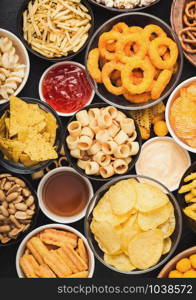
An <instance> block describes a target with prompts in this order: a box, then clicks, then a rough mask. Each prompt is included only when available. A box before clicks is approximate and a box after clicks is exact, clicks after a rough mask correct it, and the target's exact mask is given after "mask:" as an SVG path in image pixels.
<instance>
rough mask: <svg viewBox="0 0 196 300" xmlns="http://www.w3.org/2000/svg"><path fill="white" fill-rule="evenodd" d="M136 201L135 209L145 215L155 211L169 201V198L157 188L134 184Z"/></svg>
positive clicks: (145, 184)
mask: <svg viewBox="0 0 196 300" xmlns="http://www.w3.org/2000/svg"><path fill="white" fill-rule="evenodd" d="M135 187H136V192H137V201H136V204H135V208H137V209H138V210H139V211H140V212H143V213H146V212H151V211H153V210H156V209H158V208H160V207H162V206H164V205H166V204H167V203H168V201H169V198H168V196H167V195H166V194H164V193H163V192H162V191H161V190H160V189H159V188H157V187H155V186H152V185H150V184H147V183H139V184H138V183H137V184H135Z"/></svg>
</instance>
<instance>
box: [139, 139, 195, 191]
mask: <svg viewBox="0 0 196 300" xmlns="http://www.w3.org/2000/svg"><path fill="white" fill-rule="evenodd" d="M190 165H191V159H190V156H189V153H188V151H186V150H185V149H183V148H182V147H180V146H179V145H178V144H177V143H176V142H175V140H174V139H172V138H170V137H155V138H152V139H150V140H148V141H147V142H145V143H144V144H143V146H142V149H141V153H140V157H139V159H138V161H137V163H136V166H135V168H136V173H137V175H144V176H149V177H151V178H153V179H155V180H158V181H160V182H161V183H162V184H164V185H165V186H166V187H167V188H168V189H169V190H170V191H175V190H176V189H177V188H178V187H179V184H180V181H181V178H182V176H183V174H184V172H185V171H186V170H187V168H188V167H189V166H190Z"/></svg>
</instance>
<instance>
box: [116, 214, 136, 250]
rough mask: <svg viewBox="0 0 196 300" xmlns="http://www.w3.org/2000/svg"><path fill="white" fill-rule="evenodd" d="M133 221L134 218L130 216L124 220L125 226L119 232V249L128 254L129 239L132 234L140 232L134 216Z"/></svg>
mask: <svg viewBox="0 0 196 300" xmlns="http://www.w3.org/2000/svg"><path fill="white" fill-rule="evenodd" d="M134 217H135V221H134V222H133V220H134V218H132V219H131V218H130V220H129V221H127V222H126V224H125V226H124V227H123V228H122V230H121V234H120V242H121V249H122V251H123V252H124V253H125V254H127V255H128V245H129V242H130V240H131V239H132V237H133V236H135V235H136V234H137V233H139V232H141V229H140V228H139V226H138V224H137V222H136V217H137V216H134Z"/></svg>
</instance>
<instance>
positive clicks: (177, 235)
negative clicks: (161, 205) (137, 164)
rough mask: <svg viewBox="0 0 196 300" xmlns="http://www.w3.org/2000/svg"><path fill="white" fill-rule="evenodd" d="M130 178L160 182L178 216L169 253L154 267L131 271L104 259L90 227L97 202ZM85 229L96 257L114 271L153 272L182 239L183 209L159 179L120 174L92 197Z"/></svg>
mask: <svg viewBox="0 0 196 300" xmlns="http://www.w3.org/2000/svg"><path fill="white" fill-rule="evenodd" d="M129 178H135V179H136V180H137V181H138V182H139V181H140V179H147V180H148V182H149V181H153V182H154V183H156V185H157V184H158V185H159V187H160V189H161V190H163V191H164V192H165V193H166V194H167V196H168V197H169V199H170V201H171V203H172V204H173V206H174V214H175V218H176V227H175V230H174V232H173V234H172V235H171V236H170V238H171V240H172V246H171V250H170V252H169V253H167V254H165V255H162V257H161V259H160V261H159V262H158V263H157V264H156V265H155V266H153V267H151V268H149V269H147V270H137V269H136V270H133V271H131V272H124V271H119V270H117V269H116V268H114V267H112V266H111V265H108V264H106V263H105V261H104V259H103V255H104V253H103V251H102V250H101V249H100V248H99V245H98V243H97V241H96V240H95V238H94V235H93V233H92V232H91V229H90V223H91V221H92V218H93V209H94V208H95V206H96V205H97V203H98V202H99V200H100V199H101V198H102V197H103V195H104V194H105V193H106V192H107V191H108V189H109V188H110V187H111V186H113V185H114V184H116V183H117V182H119V181H121V180H125V179H129ZM84 231H85V236H86V238H87V240H88V243H89V246H90V247H91V249H92V251H93V253H94V254H95V256H96V258H97V259H98V260H99V261H100V262H101V263H102V264H103V265H104V266H105V267H107V268H109V269H111V270H112V271H116V272H118V273H123V274H128V275H142V274H145V273H148V272H152V271H154V270H155V269H157V268H159V267H160V266H162V265H163V264H165V263H166V262H167V261H168V260H169V259H170V258H171V256H172V255H173V253H174V252H175V250H176V248H177V246H178V243H179V241H180V238H181V234H182V214H181V210H180V207H179V204H178V202H177V200H176V199H175V197H174V195H173V194H172V193H171V192H170V191H169V190H168V189H167V188H166V187H165V186H164V185H163V184H162V183H160V182H159V181H157V180H155V179H153V178H150V177H146V176H140V175H128V176H120V177H118V178H116V179H114V180H111V181H109V182H107V183H106V184H104V185H103V186H102V187H101V188H100V189H99V190H98V191H97V192H96V193H95V195H94V196H93V198H92V199H91V201H90V202H89V205H88V207H87V210H86V216H85V220H84Z"/></svg>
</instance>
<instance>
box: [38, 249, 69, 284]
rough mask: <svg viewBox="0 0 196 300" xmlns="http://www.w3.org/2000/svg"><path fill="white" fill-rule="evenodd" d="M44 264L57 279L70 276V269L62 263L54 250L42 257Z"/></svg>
mask: <svg viewBox="0 0 196 300" xmlns="http://www.w3.org/2000/svg"><path fill="white" fill-rule="evenodd" d="M44 262H45V263H46V264H47V265H48V266H49V267H50V269H51V270H52V271H53V272H54V273H55V274H56V275H57V276H58V277H59V278H65V277H67V276H68V275H71V274H72V271H71V269H70V268H69V267H68V266H67V265H66V264H65V263H64V261H63V260H62V259H61V257H60V256H59V255H58V254H57V253H56V252H55V250H51V251H48V253H47V254H46V255H45V256H44Z"/></svg>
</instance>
